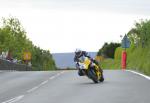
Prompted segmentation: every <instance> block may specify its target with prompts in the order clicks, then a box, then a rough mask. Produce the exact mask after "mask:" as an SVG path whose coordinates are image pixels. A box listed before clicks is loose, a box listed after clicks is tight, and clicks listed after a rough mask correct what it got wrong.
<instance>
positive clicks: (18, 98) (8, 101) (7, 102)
mask: <svg viewBox="0 0 150 103" xmlns="http://www.w3.org/2000/svg"><path fill="white" fill-rule="evenodd" d="M23 97H24V95H20V96H18V97H15V98H12V99H10V100H7V101H5V102H2V103H14V102H17V101H19V100H21V99H22V98H23Z"/></svg>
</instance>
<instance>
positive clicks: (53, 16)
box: [0, 0, 150, 53]
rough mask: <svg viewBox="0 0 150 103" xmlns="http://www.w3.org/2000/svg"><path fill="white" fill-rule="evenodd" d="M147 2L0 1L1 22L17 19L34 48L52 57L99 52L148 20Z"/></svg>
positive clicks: (117, 0) (88, 0)
mask: <svg viewBox="0 0 150 103" xmlns="http://www.w3.org/2000/svg"><path fill="white" fill-rule="evenodd" d="M149 5H150V0H0V18H2V17H6V18H7V17H10V16H12V17H16V18H18V19H19V20H20V22H21V24H22V25H23V27H24V29H25V31H26V32H27V37H28V38H29V39H30V40H31V41H32V42H33V44H34V45H36V46H39V47H40V48H42V49H46V50H50V52H51V53H62V52H74V51H75V49H76V48H79V49H81V50H86V51H96V52H97V51H98V50H99V49H100V48H101V47H102V46H103V44H104V43H105V42H108V43H109V42H121V37H120V35H125V33H127V32H128V31H129V30H130V29H131V28H132V27H134V24H135V22H136V21H139V20H140V19H149V18H150V12H149V11H150V6H149Z"/></svg>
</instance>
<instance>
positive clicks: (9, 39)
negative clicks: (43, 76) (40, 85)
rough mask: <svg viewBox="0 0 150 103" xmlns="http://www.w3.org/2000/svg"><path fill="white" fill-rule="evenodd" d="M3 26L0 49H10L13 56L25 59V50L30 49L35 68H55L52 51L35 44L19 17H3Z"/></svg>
mask: <svg viewBox="0 0 150 103" xmlns="http://www.w3.org/2000/svg"><path fill="white" fill-rule="evenodd" d="M2 20H3V26H2V27H1V28H0V51H8V52H9V53H10V54H12V56H13V58H17V59H20V60H23V52H24V51H25V50H28V51H30V52H31V54H32V60H31V62H32V65H33V68H34V70H50V69H55V68H56V66H55V62H54V60H53V58H52V55H51V53H50V51H47V50H43V49H41V48H39V47H36V46H35V45H33V43H32V41H30V40H29V39H28V38H27V36H26V32H25V30H24V28H23V27H22V25H21V23H20V21H19V20H18V19H17V18H13V17H10V18H3V19H2Z"/></svg>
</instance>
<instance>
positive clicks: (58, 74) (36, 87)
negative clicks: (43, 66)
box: [27, 71, 64, 93]
mask: <svg viewBox="0 0 150 103" xmlns="http://www.w3.org/2000/svg"><path fill="white" fill-rule="evenodd" d="M63 73H64V71H62V72H60V73H57V74H56V75H54V76H52V77H50V78H49V80H52V79H54V78H56V77H58V76H60V75H61V74H63ZM46 83H48V80H46V81H44V82H42V83H41V84H39V85H38V86H35V87H33V88H32V89H30V90H28V91H27V92H28V93H30V92H33V91H35V90H37V89H38V88H40V87H41V86H42V85H44V84H46Z"/></svg>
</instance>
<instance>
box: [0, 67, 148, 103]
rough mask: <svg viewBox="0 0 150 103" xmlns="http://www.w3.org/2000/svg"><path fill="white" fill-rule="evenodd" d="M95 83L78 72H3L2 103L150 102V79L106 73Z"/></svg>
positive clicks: (0, 92)
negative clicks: (102, 78) (80, 75)
mask: <svg viewBox="0 0 150 103" xmlns="http://www.w3.org/2000/svg"><path fill="white" fill-rule="evenodd" d="M104 76H105V81H104V82H103V83H98V84H94V83H93V82H92V81H91V80H89V79H88V78H86V77H79V76H78V75H77V71H51V72H17V71H16V72H0V103H150V80H148V79H146V78H144V77H142V76H139V75H137V74H133V73H131V72H129V71H121V70H105V71H104Z"/></svg>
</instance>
